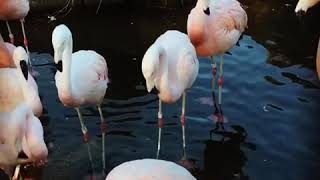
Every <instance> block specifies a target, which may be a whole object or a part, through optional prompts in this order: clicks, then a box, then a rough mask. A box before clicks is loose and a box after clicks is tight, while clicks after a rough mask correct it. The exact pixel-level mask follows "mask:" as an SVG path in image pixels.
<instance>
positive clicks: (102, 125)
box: [98, 105, 107, 174]
mask: <svg viewBox="0 0 320 180" xmlns="http://www.w3.org/2000/svg"><path fill="white" fill-rule="evenodd" d="M98 110H99V114H100V120H101V125H100V128H101V133H102V167H103V174H104V171H105V169H106V157H105V134H106V130H107V124H106V122H105V121H104V117H103V114H102V109H101V106H100V105H99V106H98Z"/></svg>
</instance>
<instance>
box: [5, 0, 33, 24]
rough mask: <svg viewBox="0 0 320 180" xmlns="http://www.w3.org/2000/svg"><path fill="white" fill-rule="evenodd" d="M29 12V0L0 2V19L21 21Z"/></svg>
mask: <svg viewBox="0 0 320 180" xmlns="http://www.w3.org/2000/svg"><path fill="white" fill-rule="evenodd" d="M29 10H30V7H29V0H1V2H0V19H2V20H15V19H23V18H24V17H25V16H27V14H28V12H29Z"/></svg>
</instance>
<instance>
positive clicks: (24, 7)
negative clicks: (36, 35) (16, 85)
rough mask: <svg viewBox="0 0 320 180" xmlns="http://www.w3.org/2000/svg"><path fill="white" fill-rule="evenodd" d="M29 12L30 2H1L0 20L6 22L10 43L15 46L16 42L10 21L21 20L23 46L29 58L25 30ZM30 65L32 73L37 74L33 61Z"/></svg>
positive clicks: (9, 0)
mask: <svg viewBox="0 0 320 180" xmlns="http://www.w3.org/2000/svg"><path fill="white" fill-rule="evenodd" d="M29 10H30V6H29V0H1V2H0V19H1V20H4V21H6V25H7V28H8V32H9V38H10V42H11V43H12V44H14V41H15V40H14V35H13V34H12V31H11V28H10V25H9V21H10V20H16V19H19V20H20V23H21V28H22V34H23V44H24V46H25V48H26V50H27V53H28V56H29V57H30V54H29V46H28V40H27V36H26V32H25V28H24V19H25V17H26V16H27V15H28V13H29ZM29 59H30V58H29ZM28 63H29V66H30V68H31V69H30V72H32V73H36V72H33V71H32V65H31V61H29V62H28Z"/></svg>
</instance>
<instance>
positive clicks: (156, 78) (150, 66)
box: [142, 30, 199, 159]
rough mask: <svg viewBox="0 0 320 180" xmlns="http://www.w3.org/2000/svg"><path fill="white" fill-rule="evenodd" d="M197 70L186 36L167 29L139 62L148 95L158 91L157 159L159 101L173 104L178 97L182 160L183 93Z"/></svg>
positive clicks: (197, 66) (190, 84)
mask: <svg viewBox="0 0 320 180" xmlns="http://www.w3.org/2000/svg"><path fill="white" fill-rule="evenodd" d="M198 71H199V62H198V59H197V55H196V51H195V48H194V47H193V45H192V44H191V42H190V40H189V38H188V36H187V35H186V34H184V33H181V32H179V31H175V30H170V31H167V32H165V33H164V34H162V35H161V36H159V37H158V38H157V40H156V41H155V42H154V43H153V44H152V45H151V46H150V47H149V48H148V50H147V51H146V53H145V55H144V57H143V60H142V73H143V76H144V78H145V80H146V84H147V89H148V91H149V92H150V91H151V90H152V88H153V87H154V86H155V87H156V88H157V90H158V92H159V93H158V97H159V112H158V126H159V139H158V151H157V158H158V157H159V153H160V141H161V129H162V127H163V117H162V102H164V103H175V102H176V101H178V100H179V99H180V98H181V96H182V113H181V127H182V134H183V136H182V137H183V157H184V159H185V156H186V154H185V152H186V151H185V148H186V142H185V106H186V91H187V90H188V89H189V88H191V86H192V85H193V83H194V82H195V80H196V77H197V75H198Z"/></svg>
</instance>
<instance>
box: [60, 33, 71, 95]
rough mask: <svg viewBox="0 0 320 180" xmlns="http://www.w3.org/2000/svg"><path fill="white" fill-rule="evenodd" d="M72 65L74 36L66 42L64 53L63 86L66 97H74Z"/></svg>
mask: <svg viewBox="0 0 320 180" xmlns="http://www.w3.org/2000/svg"><path fill="white" fill-rule="evenodd" d="M71 65H72V38H71V39H70V40H69V41H68V42H67V43H66V47H65V49H64V50H63V53H62V81H63V86H62V87H61V88H62V89H61V90H62V92H63V94H64V96H65V97H69V98H70V97H72V85H71V83H72V82H71Z"/></svg>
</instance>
